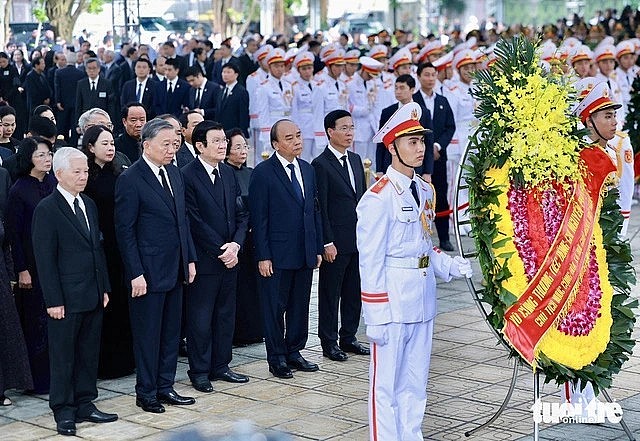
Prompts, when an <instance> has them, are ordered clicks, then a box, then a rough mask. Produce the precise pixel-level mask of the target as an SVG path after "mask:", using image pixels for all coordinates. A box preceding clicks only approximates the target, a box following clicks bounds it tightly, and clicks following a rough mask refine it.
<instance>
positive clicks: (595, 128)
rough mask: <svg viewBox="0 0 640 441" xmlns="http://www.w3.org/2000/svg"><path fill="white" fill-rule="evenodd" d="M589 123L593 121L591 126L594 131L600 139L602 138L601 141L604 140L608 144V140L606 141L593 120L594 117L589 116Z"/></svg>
mask: <svg viewBox="0 0 640 441" xmlns="http://www.w3.org/2000/svg"><path fill="white" fill-rule="evenodd" d="M589 121H591V125H592V126H593V130H594V131H595V132H596V135H598V138H600V139H601V140H603V141H604V142H605V143H606V142H607V141H608V140H607V139H605V137H604V136H602V134H601V133H600V130H598V126H597V125H596V122H595V121H594V120H593V117H591V116H589ZM598 141H599V140H598Z"/></svg>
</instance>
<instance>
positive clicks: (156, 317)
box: [115, 118, 196, 413]
mask: <svg viewBox="0 0 640 441" xmlns="http://www.w3.org/2000/svg"><path fill="white" fill-rule="evenodd" d="M176 136H177V135H176V132H175V129H174V127H173V126H172V125H171V123H170V122H168V121H165V120H161V119H158V118H156V119H153V120H151V121H149V122H148V123H147V124H145V126H144V128H143V130H142V146H143V153H142V157H141V158H140V159H139V160H138V161H136V162H135V163H134V164H133V165H132V166H131V167H129V168H128V169H126V170H125V171H124V172H122V174H121V175H120V176H119V177H118V180H117V182H116V191H115V226H116V235H117V239H118V245H119V247H120V252H121V254H122V260H123V262H124V268H125V275H126V280H129V281H130V283H131V299H130V301H129V313H130V315H131V331H132V334H133V351H134V357H135V360H136V405H137V406H139V407H142V409H143V410H144V411H145V412H153V413H162V412H164V406H163V405H162V403H165V404H172V405H188V404H194V403H195V400H194V399H193V398H190V397H182V396H180V395H178V393H177V392H176V391H175V390H174V389H173V384H174V382H175V375H176V365H177V361H178V341H179V339H180V317H181V315H182V287H183V284H187V283H191V282H193V279H194V277H195V275H196V266H195V261H196V253H195V248H194V245H193V241H192V239H191V233H190V231H189V221H188V218H187V210H186V206H185V191H184V182H183V181H182V175H181V174H180V171H179V170H178V168H177V167H174V166H172V165H170V164H171V161H172V159H173V155H174V148H175V147H174V143H175V141H176Z"/></svg>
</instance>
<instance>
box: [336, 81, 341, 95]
mask: <svg viewBox="0 0 640 441" xmlns="http://www.w3.org/2000/svg"><path fill="white" fill-rule="evenodd" d="M336 90H337V91H338V92H340V86H338V82H337V81H336Z"/></svg>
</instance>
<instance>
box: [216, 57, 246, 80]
mask: <svg viewBox="0 0 640 441" xmlns="http://www.w3.org/2000/svg"><path fill="white" fill-rule="evenodd" d="M228 62H229V63H234V64H235V65H236V66H240V62H239V60H238V58H236V57H233V56H232V57H231V58H229V61H228ZM225 64H226V63H225ZM222 66H223V64H222V60H218V61H216V62H215V63H213V65H212V66H211V77H210V79H211V80H213V81H214V82H216V83H218V84H224V81H222Z"/></svg>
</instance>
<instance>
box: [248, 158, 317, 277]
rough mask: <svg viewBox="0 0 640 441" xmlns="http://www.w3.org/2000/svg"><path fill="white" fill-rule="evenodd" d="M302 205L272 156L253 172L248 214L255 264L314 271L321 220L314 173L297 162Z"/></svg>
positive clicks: (289, 181)
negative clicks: (269, 262) (299, 173)
mask: <svg viewBox="0 0 640 441" xmlns="http://www.w3.org/2000/svg"><path fill="white" fill-rule="evenodd" d="M298 163H299V164H300V170H301V173H302V181H303V186H304V201H303V202H302V203H301V202H299V201H298V199H297V197H296V195H295V193H294V190H293V187H292V184H291V180H290V179H289V177H288V176H287V172H286V171H285V170H284V167H282V163H281V162H280V161H279V160H278V158H277V157H276V154H275V153H274V154H273V155H271V157H270V158H269V159H267V160H266V161H263V162H261V163H260V164H258V165H257V166H256V168H254V169H253V173H252V174H251V180H250V182H249V213H250V217H251V225H252V228H253V238H254V242H255V251H256V253H255V258H256V260H257V261H261V260H271V261H272V263H273V267H274V268H278V269H288V270H289V269H290V270H298V269H302V268H315V266H316V264H317V256H318V255H322V253H323V251H324V244H323V242H322V219H321V216H320V207H319V203H318V199H317V187H316V178H315V171H314V169H313V167H312V166H311V164H309V163H308V162H306V161H304V160H302V159H298Z"/></svg>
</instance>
